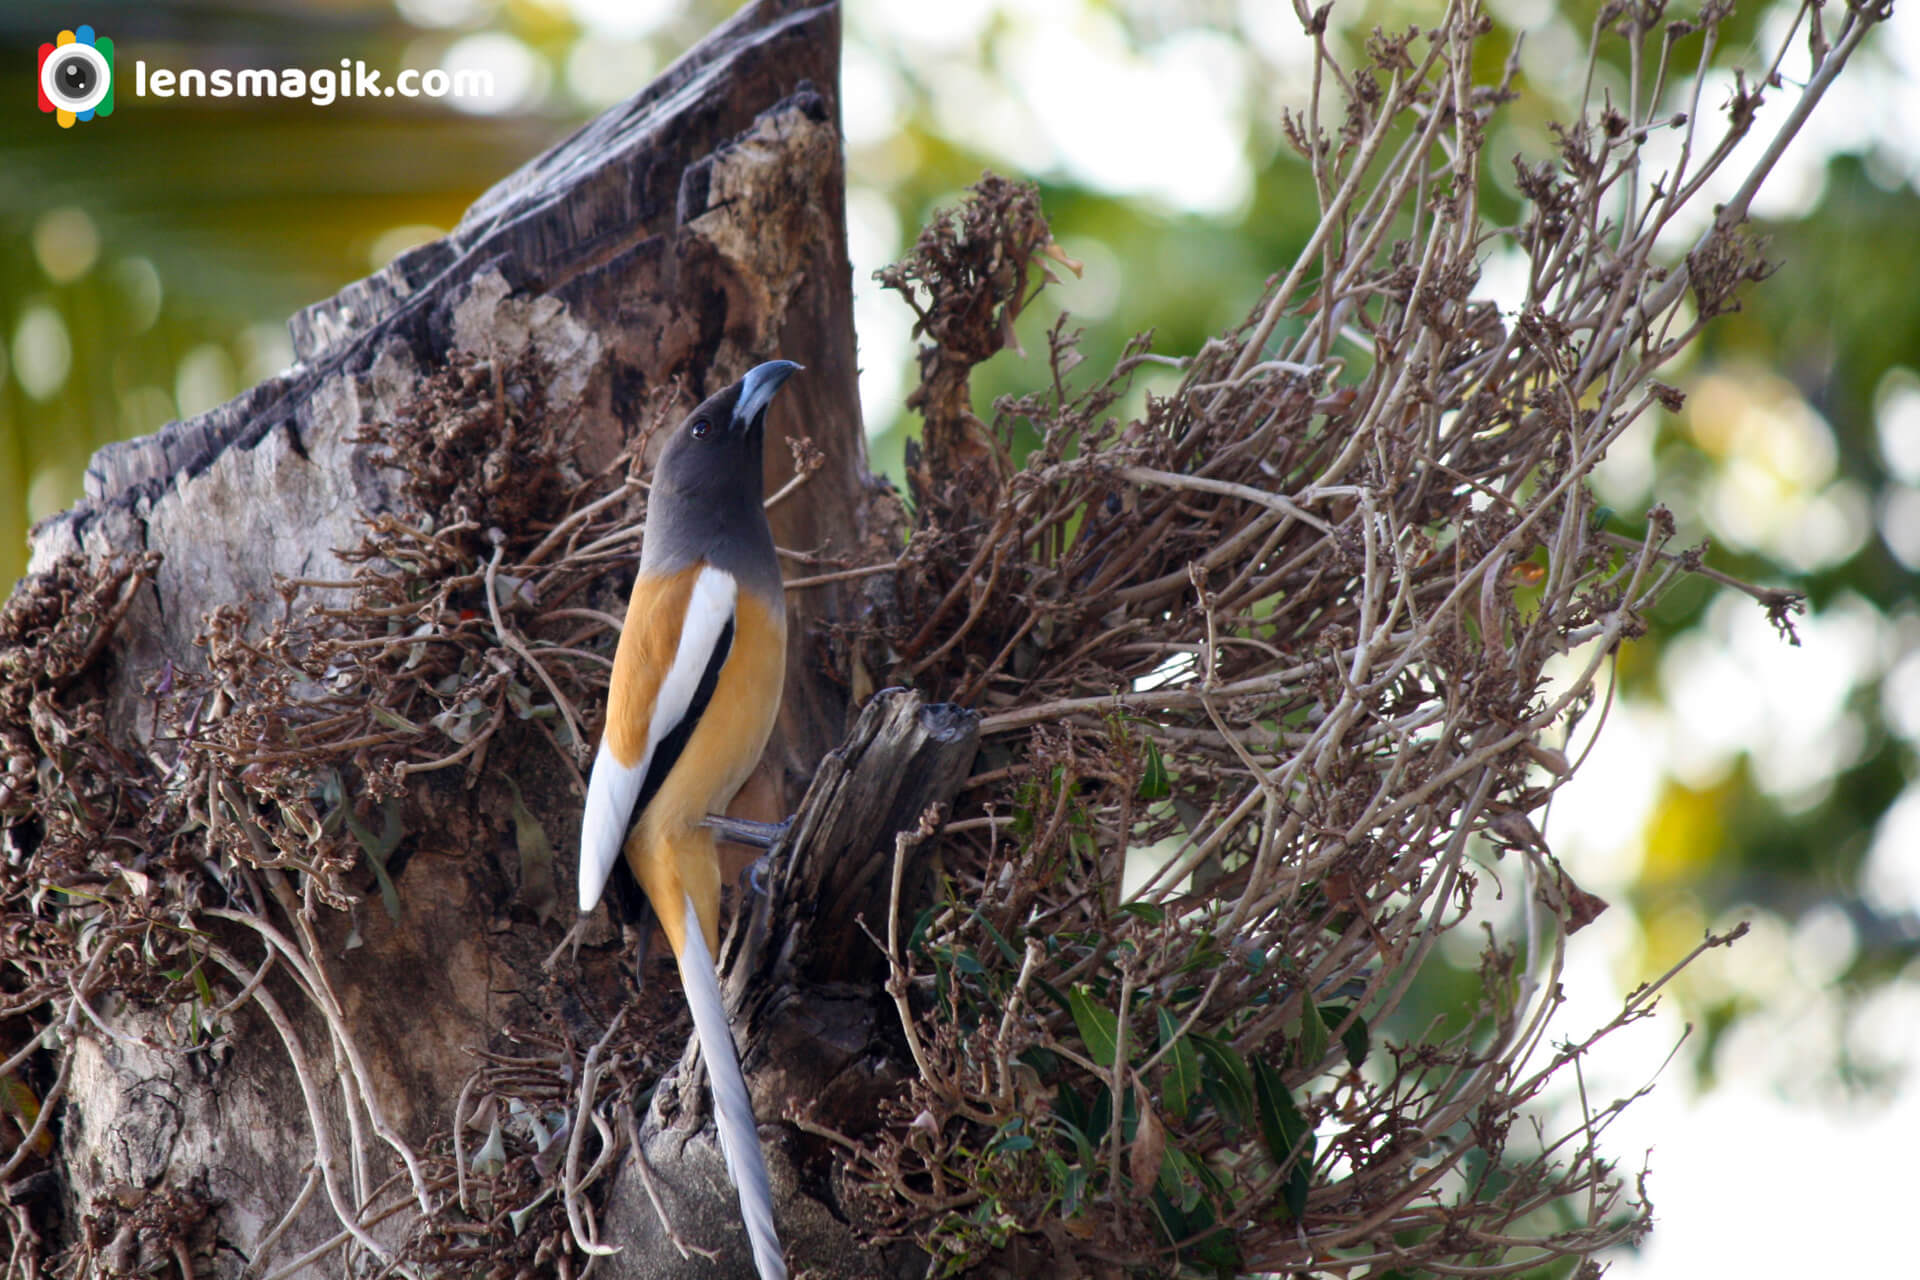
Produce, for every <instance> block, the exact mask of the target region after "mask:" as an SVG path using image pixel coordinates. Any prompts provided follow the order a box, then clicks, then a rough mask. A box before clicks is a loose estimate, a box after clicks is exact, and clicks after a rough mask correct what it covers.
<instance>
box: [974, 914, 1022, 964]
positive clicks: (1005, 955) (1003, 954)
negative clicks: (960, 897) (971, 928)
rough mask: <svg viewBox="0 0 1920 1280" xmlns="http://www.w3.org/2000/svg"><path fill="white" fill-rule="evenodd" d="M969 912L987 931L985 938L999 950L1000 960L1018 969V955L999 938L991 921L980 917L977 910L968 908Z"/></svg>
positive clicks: (1004, 940) (999, 935) (998, 932)
mask: <svg viewBox="0 0 1920 1280" xmlns="http://www.w3.org/2000/svg"><path fill="white" fill-rule="evenodd" d="M970 910H972V911H973V918H974V919H975V920H978V921H979V922H980V927H981V928H982V929H985V930H986V931H987V936H988V937H989V938H992V939H993V945H994V946H996V947H998V948H999V949H1000V958H1001V959H1003V960H1005V961H1006V962H1007V963H1008V964H1009V965H1011V966H1012V967H1013V968H1015V969H1018V968H1019V967H1020V953H1019V952H1018V951H1015V950H1014V949H1013V944H1012V943H1011V942H1008V941H1007V940H1006V939H1005V938H1004V937H1002V936H1001V934H1000V931H999V930H998V929H996V928H994V927H993V921H991V920H989V919H987V918H986V917H985V916H983V915H981V914H980V911H979V909H978V908H970Z"/></svg>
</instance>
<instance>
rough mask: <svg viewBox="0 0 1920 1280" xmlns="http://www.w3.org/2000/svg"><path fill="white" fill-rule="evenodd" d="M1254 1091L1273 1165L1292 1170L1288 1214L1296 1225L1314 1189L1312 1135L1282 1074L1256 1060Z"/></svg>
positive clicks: (1261, 1125) (1262, 1136)
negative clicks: (1288, 1166)
mask: <svg viewBox="0 0 1920 1280" xmlns="http://www.w3.org/2000/svg"><path fill="white" fill-rule="evenodd" d="M1253 1090H1254V1096H1255V1098H1256V1099H1257V1100H1258V1102H1259V1105H1260V1136H1261V1138H1262V1139H1263V1140H1264V1141H1265V1142H1266V1144H1267V1151H1268V1153H1269V1154H1270V1155H1272V1156H1273V1159H1274V1163H1275V1164H1278V1165H1281V1166H1285V1165H1286V1164H1287V1161H1288V1160H1289V1159H1292V1160H1293V1167H1292V1169H1291V1170H1290V1172H1289V1173H1288V1176H1287V1186H1286V1200H1287V1212H1288V1213H1289V1214H1291V1215H1292V1216H1293V1217H1294V1219H1295V1220H1296V1221H1297V1220H1298V1219H1299V1218H1301V1217H1302V1216H1304V1215H1305V1213H1306V1211H1307V1191H1308V1189H1309V1188H1310V1187H1311V1185H1312V1180H1311V1178H1310V1176H1309V1169H1310V1167H1311V1165H1312V1163H1313V1131H1312V1130H1311V1129H1309V1128H1308V1127H1307V1121H1306V1118H1305V1117H1304V1116H1302V1115H1301V1114H1300V1109H1299V1108H1298V1107H1296V1106H1294V1104H1293V1095H1292V1094H1291V1093H1289V1092H1288V1091H1287V1085H1286V1082H1285V1081H1284V1080H1282V1079H1281V1078H1280V1073H1279V1072H1278V1071H1275V1070H1274V1069H1273V1068H1272V1067H1270V1066H1268V1065H1267V1063H1266V1062H1265V1061H1264V1060H1262V1059H1259V1058H1255V1059H1254V1060H1253Z"/></svg>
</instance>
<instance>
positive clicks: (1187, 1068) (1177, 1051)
mask: <svg viewBox="0 0 1920 1280" xmlns="http://www.w3.org/2000/svg"><path fill="white" fill-rule="evenodd" d="M1157 1016H1158V1019H1159V1023H1160V1047H1161V1048H1162V1049H1165V1050H1166V1056H1165V1057H1164V1058H1162V1059H1161V1061H1162V1062H1164V1063H1166V1072H1167V1074H1166V1079H1165V1083H1164V1085H1163V1086H1162V1092H1161V1099H1160V1104H1161V1105H1162V1106H1163V1107H1165V1108H1166V1111H1167V1114H1168V1115H1170V1116H1172V1117H1173V1118H1174V1119H1175V1120H1185V1119H1186V1118H1187V1108H1188V1106H1189V1105H1190V1104H1191V1103H1192V1101H1193V1095H1194V1093H1195V1091H1196V1090H1198V1089H1199V1088H1200V1056H1199V1055H1198V1054H1197V1053H1195V1052H1194V1049H1193V1045H1192V1044H1191V1043H1189V1042H1188V1040H1187V1039H1186V1037H1184V1036H1182V1035H1180V1034H1179V1032H1180V1024H1179V1023H1178V1022H1177V1021H1176V1020H1175V1019H1174V1016H1173V1015H1172V1014H1170V1013H1168V1012H1167V1011H1166V1010H1165V1009H1160V1010H1158V1011H1157ZM1168 1045H1172V1046H1173V1047H1172V1048H1171V1049H1168V1048H1167V1046H1168Z"/></svg>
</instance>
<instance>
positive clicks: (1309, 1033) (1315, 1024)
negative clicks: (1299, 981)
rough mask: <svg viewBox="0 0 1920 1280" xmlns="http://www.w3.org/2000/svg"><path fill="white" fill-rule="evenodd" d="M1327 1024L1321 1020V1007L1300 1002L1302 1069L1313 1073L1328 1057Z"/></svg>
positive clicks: (1306, 1001)
mask: <svg viewBox="0 0 1920 1280" xmlns="http://www.w3.org/2000/svg"><path fill="white" fill-rule="evenodd" d="M1328 1039H1329V1037H1328V1035H1327V1024H1326V1023H1325V1022H1323V1021H1321V1019H1320V1006H1318V1005H1316V1004H1315V1003H1314V1002H1313V1001H1311V1000H1306V999H1302V1000H1301V1001H1300V1045H1299V1048H1300V1067H1301V1069H1302V1070H1304V1071H1312V1070H1314V1069H1315V1068H1317V1067H1319V1065H1320V1063H1321V1061H1322V1060H1323V1059H1324V1058H1325V1057H1326V1056H1327V1041H1328Z"/></svg>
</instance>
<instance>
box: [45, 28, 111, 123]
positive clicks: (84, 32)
mask: <svg viewBox="0 0 1920 1280" xmlns="http://www.w3.org/2000/svg"><path fill="white" fill-rule="evenodd" d="M40 110H42V111H47V112H52V113H54V114H55V115H56V116H57V117H58V118H59V121H60V127H61V128H63V129H67V128H71V127H72V126H73V123H74V121H76V120H91V119H93V118H94V117H95V116H108V115H112V114H113V41H111V40H108V39H106V38H105V37H102V36H96V35H94V33H93V28H92V27H87V26H81V27H75V28H74V29H73V30H72V31H62V32H61V33H60V35H59V38H58V39H57V40H55V41H54V42H53V43H51V44H43V45H41V46H40Z"/></svg>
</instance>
